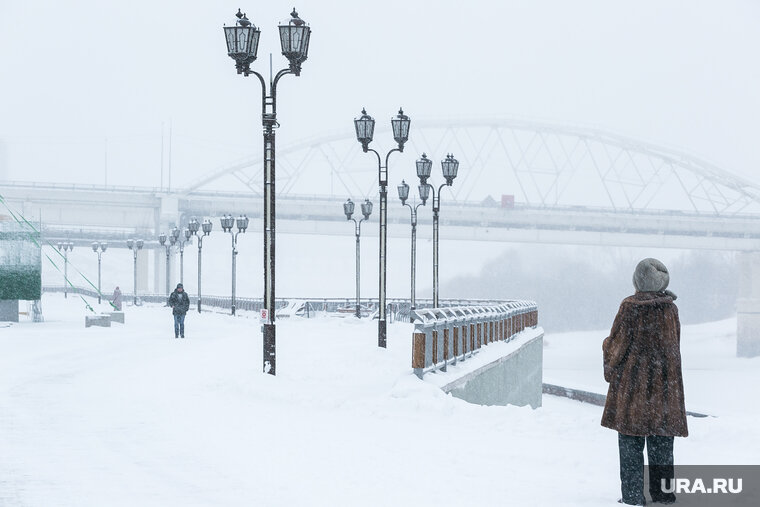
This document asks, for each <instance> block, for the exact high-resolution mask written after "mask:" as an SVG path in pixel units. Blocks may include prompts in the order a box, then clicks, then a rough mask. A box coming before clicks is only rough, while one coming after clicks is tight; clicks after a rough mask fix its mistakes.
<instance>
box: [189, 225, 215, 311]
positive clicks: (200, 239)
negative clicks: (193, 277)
mask: <svg viewBox="0 0 760 507" xmlns="http://www.w3.org/2000/svg"><path fill="white" fill-rule="evenodd" d="M187 228H188V230H189V231H190V234H192V235H193V236H197V237H198V313H201V252H202V250H201V249H202V248H203V238H204V237H206V236H208V235H209V234H211V229H212V228H213V224H212V223H211V221H210V220H209V219H208V218H207V219H205V220H204V221H203V224H201V223H199V222H198V220H197V219H196V218H195V217H193V218H191V219H190V221H189V222H188V223H187ZM199 229H200V230H201V231H202V232H203V234H198V230H199Z"/></svg>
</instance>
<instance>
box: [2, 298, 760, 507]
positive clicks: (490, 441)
mask: <svg viewBox="0 0 760 507" xmlns="http://www.w3.org/2000/svg"><path fill="white" fill-rule="evenodd" d="M43 305H44V312H45V317H46V321H45V322H44V323H42V324H32V323H30V322H22V323H19V324H14V325H12V326H10V327H0V505H3V506H6V505H8V506H47V505H50V506H56V507H58V506H99V507H100V506H136V505H140V506H174V505H177V506H183V507H185V506H212V505H213V506H238V505H239V506H251V505H298V506H301V505H350V506H356V505H362V506H364V505H383V506H385V505H415V506H419V505H551V506H554V505H591V506H595V505H598V506H602V505H617V503H616V500H617V498H618V497H619V496H620V494H619V482H618V481H619V479H618V471H617V437H616V435H615V433H614V432H612V431H610V430H607V429H604V428H602V427H601V426H600V425H599V419H600V416H601V408H599V407H595V406H591V405H586V404H581V403H577V402H573V401H569V400H565V399H558V398H553V397H548V396H547V397H544V406H543V407H542V408H540V409H538V410H531V409H530V408H518V407H483V406H475V405H470V404H468V403H465V402H463V401H462V400H459V399H456V398H453V397H451V396H448V395H445V394H443V393H442V392H441V391H440V390H439V389H438V388H436V387H435V386H434V385H433V383H430V382H423V381H420V380H418V379H417V378H416V377H414V376H413V375H412V374H411V368H410V354H411V343H410V341H411V332H412V326H411V325H410V324H407V323H395V324H392V325H390V326H389V337H388V349H386V350H382V349H379V348H378V347H377V346H376V340H377V336H376V323H375V322H369V321H357V320H355V319H353V318H347V319H330V318H322V319H311V320H301V319H297V320H291V321H280V322H279V323H278V327H277V332H278V336H277V340H278V342H277V344H278V355H277V358H278V364H277V368H278V375H277V377H272V376H269V375H265V374H262V373H261V372H260V370H261V334H260V332H259V324H258V321H257V319H256V318H253V316H252V317H251V318H246V317H245V316H238V317H236V318H233V317H230V316H228V315H224V314H220V313H214V312H206V313H203V314H202V315H198V314H196V313H190V314H189V315H188V318H187V333H186V335H187V339H185V340H175V339H174V338H173V330H172V319H171V315H170V312H169V311H168V310H167V309H166V308H163V307H158V306H144V307H140V308H133V307H127V308H126V318H127V323H126V324H125V325H118V324H114V327H111V328H87V329H85V328H84V315H85V313H86V311H85V310H84V308H83V304H82V302H81V300H79V299H78V298H72V297H70V298H69V299H68V300H64V299H63V296H62V295H60V294H51V295H46V296H45V297H44V300H43ZM734 329H735V325H734V322H733V321H724V322H717V323H713V324H706V325H701V326H687V327H684V329H683V337H682V344H683V357H684V367H685V382H686V394H687V408H689V409H690V410H695V411H702V412H707V413H710V414H713V415H715V416H717V417H714V418H706V419H695V418H689V425H690V431H691V436H690V437H689V438H687V439H678V440H677V442H676V459H677V460H678V461H679V462H682V463H726V464H728V463H736V464H739V463H757V462H758V458H757V449H758V448H760V430H758V429H757V426H756V421H757V418H758V416H759V415H760V409H758V406H757V404H755V403H752V402H751V401H748V400H751V399H752V398H753V397H754V395H753V391H752V390H753V389H754V388H755V386H757V385H758V380H760V360H758V359H752V360H747V359H737V358H735V357H733V356H734V332H733V330H734ZM604 336H606V332H605V331H599V332H597V333H569V334H563V335H551V334H549V335H548V336H547V345H546V347H545V368H546V369H545V379H546V380H547V381H550V382H553V383H558V384H562V385H568V386H572V387H581V388H588V389H590V390H594V391H597V392H603V390H604V388H605V384H604V381H603V380H602V379H601V366H600V361H601V357H600V356H601V349H600V347H601V340H602V339H603V338H604Z"/></svg>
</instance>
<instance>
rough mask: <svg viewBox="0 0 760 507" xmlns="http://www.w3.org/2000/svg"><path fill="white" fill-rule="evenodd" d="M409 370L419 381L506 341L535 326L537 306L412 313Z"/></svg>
mask: <svg viewBox="0 0 760 507" xmlns="http://www.w3.org/2000/svg"><path fill="white" fill-rule="evenodd" d="M412 313H413V317H414V321H415V325H414V335H413V341H412V368H414V373H415V374H416V375H417V376H418V377H420V378H422V376H423V375H424V374H425V373H427V372H429V371H435V370H437V369H439V368H440V370H441V371H446V367H447V365H449V364H456V362H457V361H464V360H465V359H467V358H468V357H471V356H472V355H473V354H475V353H477V352H478V351H479V350H480V348H481V347H483V346H484V345H488V344H489V343H493V342H495V341H510V340H511V339H512V338H514V336H515V335H516V334H517V333H519V332H520V331H522V330H523V329H525V328H527V327H536V326H538V305H536V303H535V302H534V301H524V300H515V301H508V302H505V303H503V304H499V305H486V306H460V307H452V308H429V309H420V310H415V311H414V312H412Z"/></svg>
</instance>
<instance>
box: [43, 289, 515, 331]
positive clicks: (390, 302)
mask: <svg viewBox="0 0 760 507" xmlns="http://www.w3.org/2000/svg"><path fill="white" fill-rule="evenodd" d="M67 290H68V292H69V293H71V294H81V295H83V296H87V297H92V298H97V297H98V293H97V292H96V291H95V290H94V289H90V288H86V287H68V289H67ZM42 291H43V292H64V287H63V286H62V285H61V286H53V285H45V286H43V287H42ZM188 296H190V305H191V306H193V305H196V304H197V301H198V298H197V295H193V294H189V293H188ZM103 297H104V298H105V299H106V300H110V294H109V293H103ZM121 297H122V301H123V302H124V303H125V304H131V301H132V299H133V295H132V294H131V293H127V292H122V294H121ZM137 299H138V304H140V303H166V301H167V299H168V296H166V295H164V294H138V295H137ZM293 302H301V303H302V304H303V307H302V308H298V309H295V308H294V312H297V313H296V314H297V315H298V316H299V317H306V318H310V317H315V316H317V315H319V314H320V313H336V314H340V313H344V314H346V315H347V316H348V315H354V314H355V313H356V300H355V298H353V297H349V298H277V299H276V301H275V304H276V308H277V310H282V309H284V308H287V307H288V306H290V305H291V303H293ZM510 302H511V301H507V300H496V299H441V300H440V301H439V305H440V306H441V307H442V308H449V307H456V308H458V307H469V306H479V305H500V304H508V303H510ZM386 303H387V314H388V321H389V322H395V321H397V320H399V321H404V322H409V321H410V319H411V316H412V309H411V307H412V305H411V301H410V300H409V299H405V298H389V299H387V300H386ZM202 305H203V307H204V308H206V307H208V308H217V309H223V310H231V309H232V298H231V297H230V296H203V298H202ZM432 306H433V300H432V299H419V298H417V300H416V307H417V309H421V308H432ZM262 308H264V300H263V298H241V297H235V309H236V311H238V310H244V311H250V312H259V311H260V310H261V309H262ZM377 309H378V300H377V299H372V298H367V299H362V316H363V317H369V318H371V317H373V314H374V313H376V312H377ZM277 317H278V316H277V315H276V316H275V318H277ZM285 318H287V317H285Z"/></svg>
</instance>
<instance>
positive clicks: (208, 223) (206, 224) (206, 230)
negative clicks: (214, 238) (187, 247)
mask: <svg viewBox="0 0 760 507" xmlns="http://www.w3.org/2000/svg"><path fill="white" fill-rule="evenodd" d="M201 227H203V234H209V233H210V232H211V229H212V228H213V227H214V224H212V223H211V220H209V219H208V218H207V219H206V220H204V221H203V225H201Z"/></svg>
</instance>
